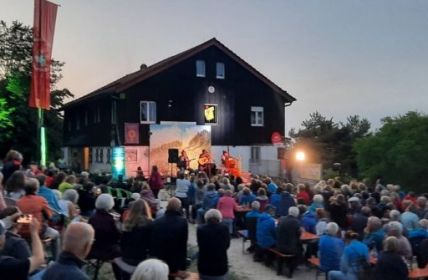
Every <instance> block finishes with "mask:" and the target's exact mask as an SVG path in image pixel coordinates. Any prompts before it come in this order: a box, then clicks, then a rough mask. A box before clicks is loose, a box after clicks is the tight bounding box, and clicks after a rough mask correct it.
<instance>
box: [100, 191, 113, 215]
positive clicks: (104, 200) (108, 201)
mask: <svg viewBox="0 0 428 280" xmlns="http://www.w3.org/2000/svg"><path fill="white" fill-rule="evenodd" d="M113 207H114V199H113V196H111V195H110V194H107V193H102V194H100V195H99V196H98V197H97V199H96V200H95V208H96V209H97V210H103V211H110V210H111V209H113Z"/></svg>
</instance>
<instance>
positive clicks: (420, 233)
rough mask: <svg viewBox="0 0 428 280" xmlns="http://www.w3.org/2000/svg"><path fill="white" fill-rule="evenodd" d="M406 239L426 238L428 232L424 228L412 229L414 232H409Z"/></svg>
mask: <svg viewBox="0 0 428 280" xmlns="http://www.w3.org/2000/svg"><path fill="white" fill-rule="evenodd" d="M408 237H409V239H412V238H428V231H427V230H426V229H424V228H418V229H414V230H411V231H409V235H408Z"/></svg>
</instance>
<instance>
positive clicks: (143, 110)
mask: <svg viewBox="0 0 428 280" xmlns="http://www.w3.org/2000/svg"><path fill="white" fill-rule="evenodd" d="M140 123H156V102H154V101H140Z"/></svg>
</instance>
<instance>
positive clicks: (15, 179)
mask: <svg viewBox="0 0 428 280" xmlns="http://www.w3.org/2000/svg"><path fill="white" fill-rule="evenodd" d="M24 188H25V173H24V172H22V171H19V170H17V171H15V172H13V173H12V175H10V177H9V179H7V181H6V190H7V191H8V192H16V191H19V190H23V189H24Z"/></svg>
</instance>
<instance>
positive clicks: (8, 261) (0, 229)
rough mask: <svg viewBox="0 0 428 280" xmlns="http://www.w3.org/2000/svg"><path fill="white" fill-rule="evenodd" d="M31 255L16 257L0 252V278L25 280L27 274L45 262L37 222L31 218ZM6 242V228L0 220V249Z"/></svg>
mask: <svg viewBox="0 0 428 280" xmlns="http://www.w3.org/2000/svg"><path fill="white" fill-rule="evenodd" d="M29 226H30V236H31V250H32V252H33V254H32V256H31V257H29V258H27V259H16V258H14V257H11V256H7V255H3V253H0V279H5V280H6V279H11V280H12V279H13V280H27V279H28V275H29V274H30V273H32V272H34V271H35V270H36V269H38V268H39V267H40V266H41V265H42V264H43V263H44V262H45V255H44V252H43V246H42V242H41V241H40V237H39V222H38V220H37V219H34V218H33V219H32V220H31V223H30V225H29ZM5 244H6V229H5V227H4V226H3V223H2V222H0V251H1V250H2V249H3V248H4V246H5Z"/></svg>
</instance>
